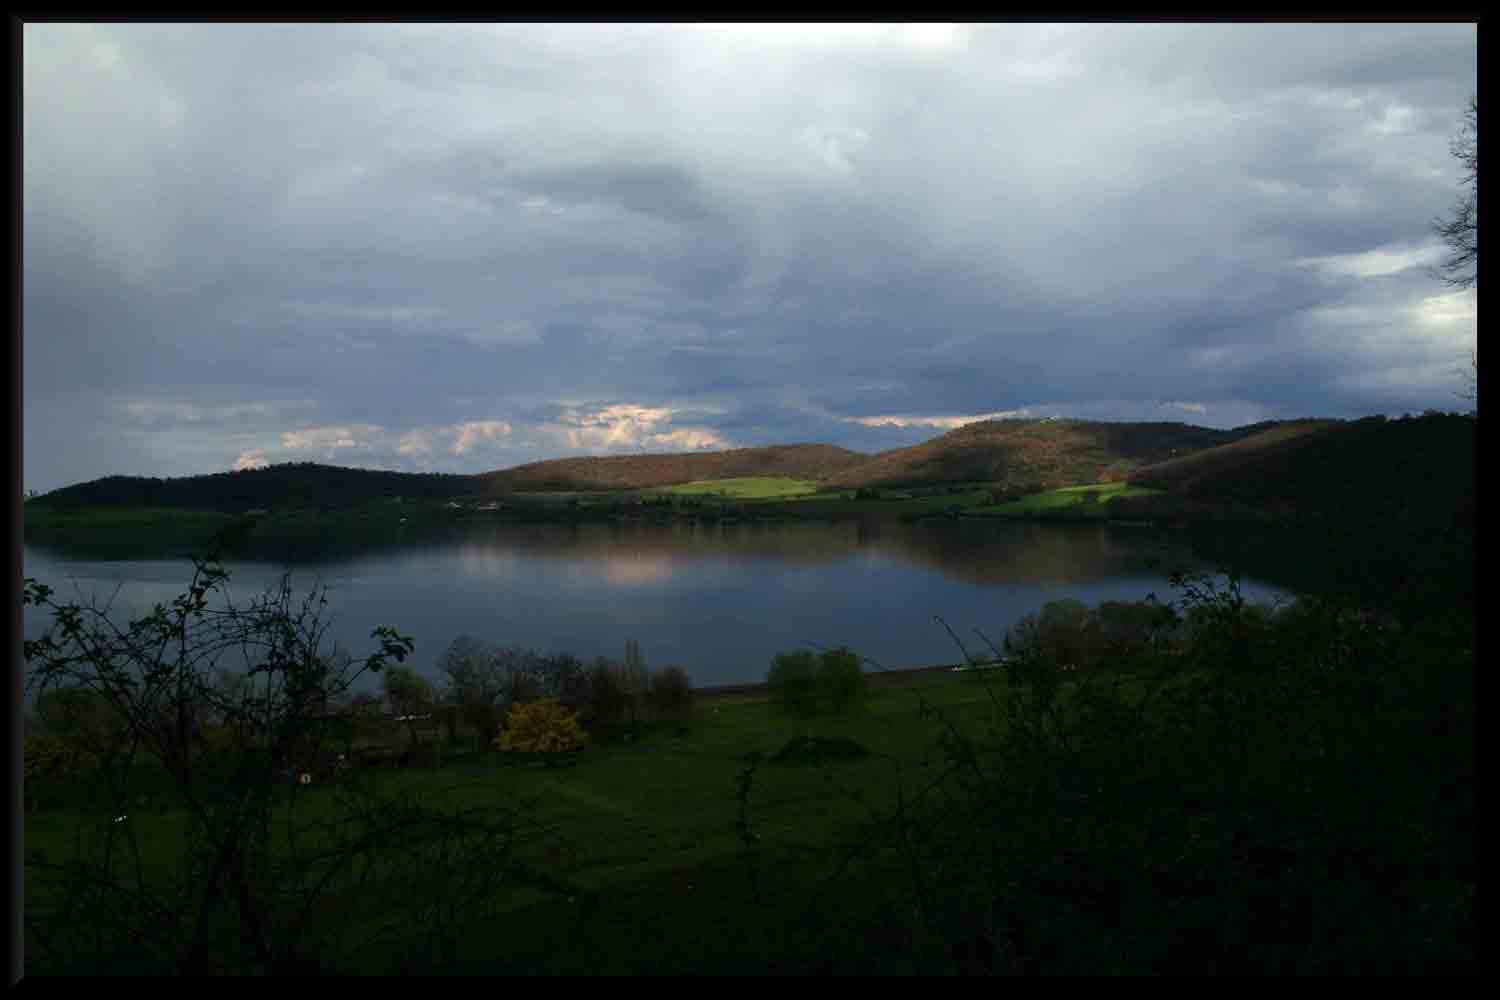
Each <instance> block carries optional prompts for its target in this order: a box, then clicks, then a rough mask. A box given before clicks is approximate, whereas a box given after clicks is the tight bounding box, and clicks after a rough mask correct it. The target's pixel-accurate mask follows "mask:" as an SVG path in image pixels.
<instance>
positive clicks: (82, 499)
mask: <svg viewBox="0 0 1500 1000" xmlns="http://www.w3.org/2000/svg"><path fill="white" fill-rule="evenodd" d="M474 480H475V477H473V476H455V475H437V474H424V473H414V472H383V471H381V470H378V469H346V468H342V467H339V466H335V465H319V464H317V463H314V462H295V463H293V462H289V463H286V464H283V465H271V466H267V467H266V468H263V469H247V470H244V471H239V472H218V473H214V474H212V475H206V476H183V477H180V478H175V479H154V478H147V477H143V476H107V477H105V478H104V479H95V480H93V481H91V482H87V483H79V484H77V485H74V486H65V487H63V488H62V489H58V490H53V491H52V492H51V493H48V494H47V495H46V496H44V497H42V498H41V499H40V501H39V502H40V503H41V504H43V505H45V506H47V507H49V508H58V509H66V508H69V507H130V508H141V507H175V508H182V509H186V510H212V511H223V512H226V513H235V514H238V513H241V512H243V511H246V510H251V509H254V508H257V507H266V508H270V507H278V508H286V507H295V508H302V507H321V508H332V509H338V508H346V507H356V506H359V505H361V504H365V503H368V502H369V501H371V500H376V499H379V498H381V497H398V496H399V497H407V498H411V499H423V500H436V499H442V498H445V497H455V496H462V495H464V494H467V493H472V492H474V490H475V482H474Z"/></svg>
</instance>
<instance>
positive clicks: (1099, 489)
mask: <svg viewBox="0 0 1500 1000" xmlns="http://www.w3.org/2000/svg"><path fill="white" fill-rule="evenodd" d="M1160 492H1161V490H1155V489H1151V488H1149V487H1145V486H1132V485H1130V484H1129V483H1125V482H1116V483H1089V484H1085V485H1082V486H1064V487H1061V488H1060V489H1055V490H1048V491H1047V492H1045V493H1033V494H1032V495H1031V496H1027V497H1022V498H1021V499H1019V500H1012V501H1010V502H1009V503H1002V504H995V505H993V506H989V507H980V508H977V510H976V511H975V512H976V513H980V514H1030V513H1035V512H1037V511H1043V510H1059V509H1061V508H1064V507H1074V506H1077V505H1079V504H1082V503H1086V502H1088V501H1087V500H1086V498H1087V497H1088V496H1089V495H1090V494H1092V495H1093V497H1094V498H1095V500H1096V501H1097V502H1098V503H1101V504H1104V503H1108V502H1109V501H1111V500H1113V499H1115V498H1116V497H1144V496H1150V495H1152V494H1154V493H1160Z"/></svg>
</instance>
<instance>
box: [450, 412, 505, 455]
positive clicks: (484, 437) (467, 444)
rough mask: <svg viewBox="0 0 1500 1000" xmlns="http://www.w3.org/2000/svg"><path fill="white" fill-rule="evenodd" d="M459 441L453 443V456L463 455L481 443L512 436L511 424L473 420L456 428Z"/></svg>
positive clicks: (503, 421) (498, 421)
mask: <svg viewBox="0 0 1500 1000" xmlns="http://www.w3.org/2000/svg"><path fill="white" fill-rule="evenodd" d="M455 429H456V430H457V432H458V436H457V439H456V440H455V441H454V442H453V454H455V455H463V454H467V453H468V451H469V450H470V449H471V448H473V447H474V445H475V444H477V443H478V442H480V441H493V440H495V439H496V438H503V437H509V436H510V431H511V427H510V423H509V422H508V421H505V420H471V421H469V422H468V423H463V424H459V425H458V427H457V428H455Z"/></svg>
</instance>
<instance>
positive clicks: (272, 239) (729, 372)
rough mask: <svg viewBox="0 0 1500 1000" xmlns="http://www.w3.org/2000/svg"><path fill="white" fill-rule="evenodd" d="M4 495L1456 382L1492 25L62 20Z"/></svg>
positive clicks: (43, 87)
mask: <svg viewBox="0 0 1500 1000" xmlns="http://www.w3.org/2000/svg"><path fill="white" fill-rule="evenodd" d="M22 45H23V51H22V84H23V96H22V122H21V130H22V143H23V145H22V170H23V177H22V202H23V204H22V232H21V238H22V264H21V267H22V275H21V278H22V295H23V303H22V324H23V325H22V338H23V339H22V350H23V359H24V361H23V368H22V386H23V407H22V421H23V427H22V446H23V456H22V457H23V480H24V482H23V486H24V488H27V489H34V490H38V491H42V492H45V491H47V490H50V489H54V488H57V487H61V486H64V485H68V484H71V483H76V482H82V481H85V480H90V479H95V478H98V477H101V476H106V475H145V476H183V475H194V474H201V473H211V472H221V471H225V470H228V469H235V468H254V467H257V466H262V465H266V464H274V463H279V462H287V461H316V462H327V463H332V464H337V465H345V466H359V467H365V468H381V469H396V470H403V471H414V472H481V471H488V470H492V469H498V468H505V467H509V466H513V465H517V464H521V463H523V462H530V461H537V460H541V459H547V458H557V457H564V456H570V455H583V454H628V453H632V452H664V451H692V450H698V449H720V448H733V447H749V446H756V445H764V444H780V443H795V442H810V441H820V442H829V443H832V444H837V445H842V446H844V447H848V448H853V449H855V450H858V451H864V452H875V451H879V450H883V449H886V448H895V447H901V446H904V445H908V444H913V443H916V442H918V441H921V440H925V439H927V438H930V437H933V436H936V435H938V434H941V433H943V432H944V431H946V430H948V429H951V428H953V427H956V426H960V425H962V424H963V423H965V422H967V421H970V420H975V419H982V418H984V417H989V416H995V415H1010V416H1030V417H1045V416H1060V417H1070V418H1075V419H1096V420H1170V421H1182V422H1186V423H1193V424H1199V425H1202V426H1210V427H1235V426H1240V425H1243V424H1247V423H1252V422H1255V421H1259V420H1267V419H1287V418H1294V417H1305V416H1319V417H1358V416H1365V415H1369V414H1374V413H1387V414H1400V413H1404V412H1421V411H1423V410H1425V409H1429V408H1436V409H1467V408H1468V404H1467V403H1465V402H1464V401H1463V400H1462V399H1460V398H1459V395H1458V394H1459V393H1460V392H1462V391H1463V389H1464V381H1463V375H1464V373H1465V372H1466V371H1468V370H1470V356H1471V355H1470V352H1471V350H1472V348H1473V346H1474V344H1475V338H1476V332H1477V305H1476V302H1477V300H1476V297H1475V296H1476V293H1475V292H1474V291H1467V292H1464V291H1453V290H1451V289H1449V288H1448V287H1446V286H1444V285H1443V284H1442V283H1441V282H1440V281H1438V280H1437V279H1435V278H1434V277H1433V276H1432V274H1431V268H1432V266H1433V265H1435V264H1436V263H1438V261H1439V260H1440V259H1441V258H1442V255H1443V248H1442V246H1441V245H1440V244H1439V243H1438V242H1437V239H1436V237H1435V236H1434V235H1433V234H1432V230H1431V222H1432V220H1433V219H1434V218H1435V217H1437V216H1441V215H1445V214H1447V213H1448V212H1449V211H1451V209H1452V206H1453V204H1454V203H1455V201H1456V200H1457V199H1458V198H1459V197H1460V195H1461V194H1462V193H1463V188H1462V167H1461V165H1460V164H1459V162H1458V161H1457V160H1456V159H1455V158H1454V157H1453V156H1452V154H1451V153H1450V151H1449V143H1450V140H1451V139H1452V138H1453V137H1454V135H1456V134H1457V132H1458V130H1459V128H1460V127H1461V125H1462V123H1463V111H1464V108H1465V107H1466V105H1467V101H1468V98H1469V95H1470V94H1472V93H1474V92H1475V88H1476V76H1477V36H1476V29H1475V26H1474V25H1473V24H1412V25H1402V24H1330V25H1310V24H1227V23H1225V24H1194V25H1187V24H1166V23H1152V24H1058V25H1051V24H982V25H916V24H900V25H897V24H881V25H857V24H834V25H809V24H799V25H794V26H775V25H766V24H755V25H728V24H641V23H620V24H599V25H580V24H567V25H548V24H535V23H525V24H508V23H483V24H457V23H355V24H312V23H300V24H147V23H112V24H72V23H69V24H44V23H30V24H26V25H25V26H24V29H23V38H22Z"/></svg>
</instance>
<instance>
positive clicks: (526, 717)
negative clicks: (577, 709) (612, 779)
mask: <svg viewBox="0 0 1500 1000" xmlns="http://www.w3.org/2000/svg"><path fill="white" fill-rule="evenodd" d="M587 742H588V735H587V734H586V733H585V732H584V731H583V727H582V726H580V725H579V724H578V716H577V715H576V714H575V713H573V712H570V711H569V710H568V709H566V708H564V707H563V706H562V703H561V702H560V701H558V700H557V699H556V698H542V699H540V700H538V701H530V702H523V703H520V704H516V705H512V706H511V709H510V711H509V712H508V713H507V714H506V716H505V724H504V727H503V728H501V730H500V735H498V736H496V737H495V740H494V743H495V747H496V749H498V750H507V751H511V752H517V753H566V752H568V751H570V750H579V749H581V748H582V747H583V745H584V744H585V743H587Z"/></svg>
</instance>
